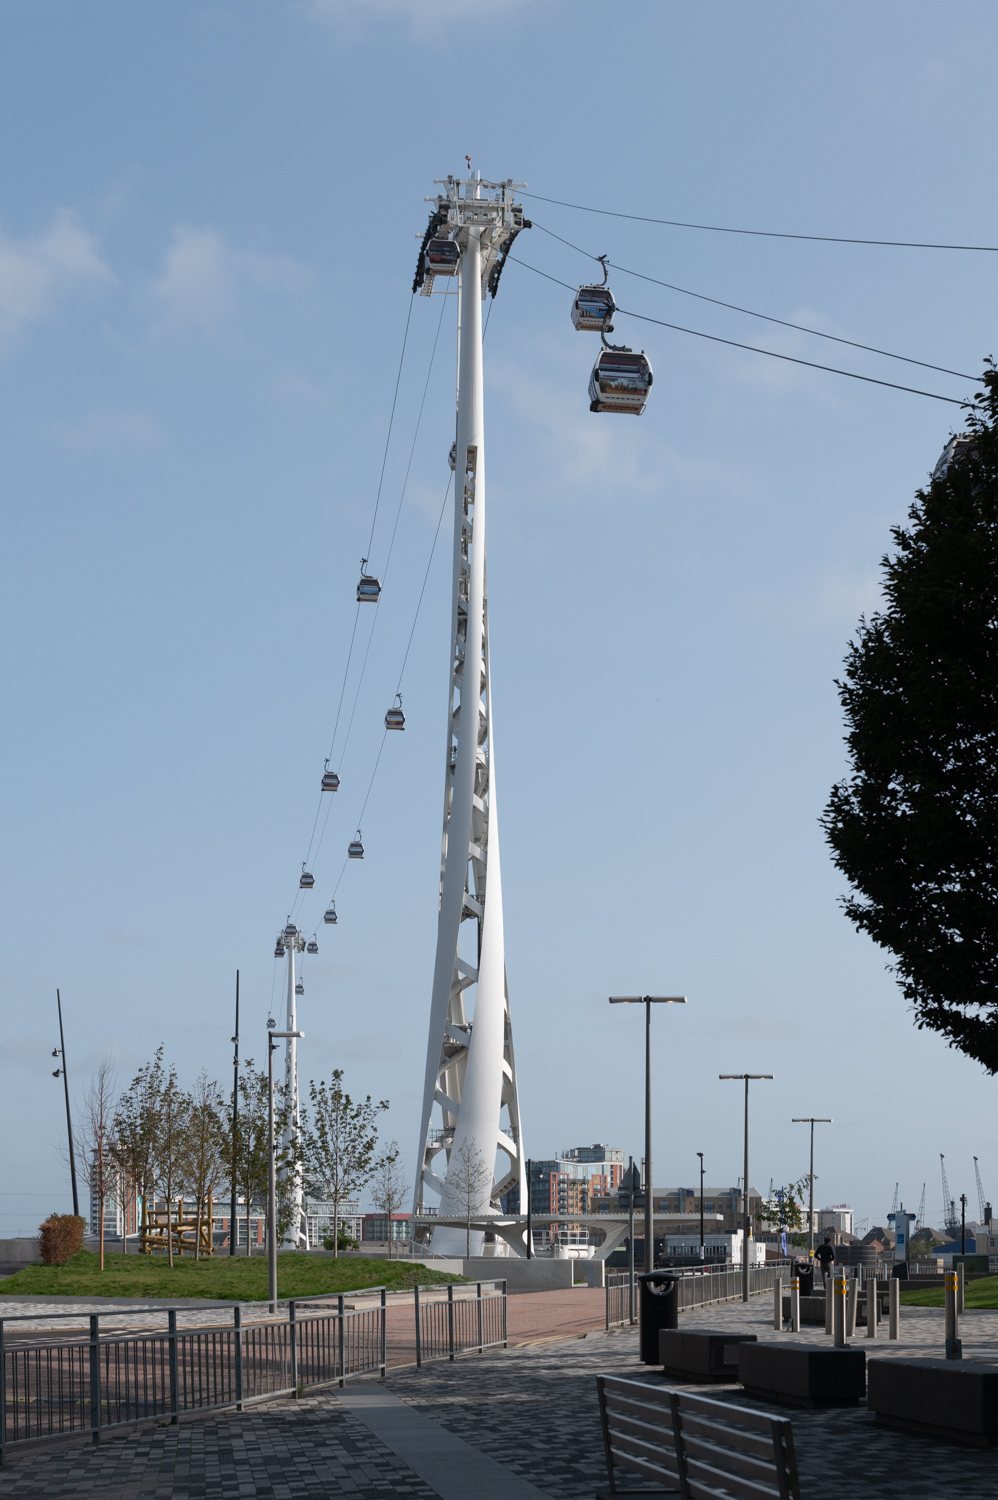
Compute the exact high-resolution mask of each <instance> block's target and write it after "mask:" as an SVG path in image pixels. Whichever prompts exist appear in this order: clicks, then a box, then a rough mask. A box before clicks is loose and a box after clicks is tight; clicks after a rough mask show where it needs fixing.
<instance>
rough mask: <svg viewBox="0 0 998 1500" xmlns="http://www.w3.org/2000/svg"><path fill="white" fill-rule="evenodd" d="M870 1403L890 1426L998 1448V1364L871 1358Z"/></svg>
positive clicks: (877, 1417) (880, 1419)
mask: <svg viewBox="0 0 998 1500" xmlns="http://www.w3.org/2000/svg"><path fill="white" fill-rule="evenodd" d="M867 1368H868V1370H869V1377H870V1378H869V1393H868V1398H867V1405H868V1406H869V1408H870V1410H871V1411H872V1412H875V1413H876V1419H877V1421H878V1422H879V1423H880V1424H881V1425H882V1426H884V1427H894V1428H897V1429H898V1430H900V1431H902V1432H922V1433H927V1434H929V1435H930V1436H932V1437H944V1438H950V1439H952V1440H953V1441H954V1442H959V1443H972V1444H973V1445H974V1446H975V1447H977V1448H994V1447H998V1364H992V1363H990V1362H985V1361H984V1360H973V1359H968V1360H956V1359H871V1360H870V1363H869V1365H868V1367H867Z"/></svg>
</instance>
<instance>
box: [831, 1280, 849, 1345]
mask: <svg viewBox="0 0 998 1500" xmlns="http://www.w3.org/2000/svg"><path fill="white" fill-rule="evenodd" d="M845 1269H846V1268H845V1266H836V1267H835V1270H834V1272H833V1274H832V1342H833V1343H834V1345H835V1347H836V1349H842V1348H844V1347H845V1341H846V1296H847V1295H848V1292H849V1287H848V1284H847V1282H846V1276H845Z"/></svg>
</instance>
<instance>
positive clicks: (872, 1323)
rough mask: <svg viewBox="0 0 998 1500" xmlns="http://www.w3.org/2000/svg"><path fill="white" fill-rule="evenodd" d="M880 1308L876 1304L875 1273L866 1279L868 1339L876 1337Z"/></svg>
mask: <svg viewBox="0 0 998 1500" xmlns="http://www.w3.org/2000/svg"><path fill="white" fill-rule="evenodd" d="M879 1312H880V1308H879V1306H878V1303H877V1273H876V1271H874V1273H873V1275H872V1276H868V1277H867V1278H866V1336H867V1338H868V1339H875V1338H876V1337H877V1319H878V1315H879Z"/></svg>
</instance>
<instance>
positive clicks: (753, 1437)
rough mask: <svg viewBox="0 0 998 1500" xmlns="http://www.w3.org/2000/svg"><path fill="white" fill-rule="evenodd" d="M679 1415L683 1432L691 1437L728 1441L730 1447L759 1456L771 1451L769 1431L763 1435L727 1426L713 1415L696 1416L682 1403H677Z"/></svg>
mask: <svg viewBox="0 0 998 1500" xmlns="http://www.w3.org/2000/svg"><path fill="white" fill-rule="evenodd" d="M679 1411H680V1417H681V1420H682V1424H683V1433H684V1435H685V1434H686V1433H689V1434H690V1436H691V1437H703V1438H709V1439H713V1440H714V1441H715V1442H722V1441H723V1442H725V1443H730V1445H731V1447H732V1448H738V1449H739V1450H740V1451H741V1452H742V1453H756V1454H758V1455H759V1457H760V1458H764V1457H767V1456H769V1455H771V1454H772V1452H773V1437H772V1434H771V1433H770V1434H769V1435H768V1436H767V1437H763V1435H762V1433H761V1432H758V1433H757V1432H745V1431H744V1430H743V1429H741V1428H738V1427H728V1426H724V1425H722V1424H721V1423H720V1422H717V1421H715V1420H714V1418H713V1417H698V1416H694V1415H691V1413H690V1412H688V1411H687V1410H686V1408H685V1406H684V1405H683V1402H682V1400H680V1403H679Z"/></svg>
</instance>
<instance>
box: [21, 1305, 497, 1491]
mask: <svg viewBox="0 0 998 1500" xmlns="http://www.w3.org/2000/svg"><path fill="white" fill-rule="evenodd" d="M483 1287H485V1288H487V1290H484V1291H483ZM365 1299H366V1300H367V1302H368V1305H366V1306H365V1305H363V1303H364V1301H365ZM357 1303H360V1304H361V1305H359V1306H358V1305H356V1304H357ZM229 1309H231V1313H232V1322H231V1324H220V1323H216V1324H214V1325H213V1326H191V1327H178V1326H177V1310H176V1309H173V1308H170V1309H163V1311H165V1313H166V1323H167V1326H166V1329H165V1330H163V1329H159V1330H148V1331H142V1332H115V1331H113V1330H112V1331H109V1332H104V1333H102V1332H101V1327H100V1322H101V1319H100V1316H99V1315H96V1314H93V1315H90V1316H89V1336H81V1335H79V1334H76V1333H75V1332H74V1333H73V1335H72V1336H70V1337H68V1338H62V1339H60V1338H59V1337H58V1330H57V1329H56V1330H53V1331H51V1332H50V1330H49V1329H47V1328H46V1329H44V1330H43V1331H42V1332H41V1334H40V1335H39V1333H38V1332H37V1330H35V1329H31V1330H28V1329H19V1328H18V1326H17V1325H19V1324H27V1323H30V1324H35V1325H37V1324H38V1323H45V1324H49V1323H55V1324H58V1323H59V1322H60V1321H64V1320H65V1319H67V1318H75V1319H77V1320H78V1319H79V1318H80V1314H79V1313H72V1312H67V1313H53V1314H38V1313H25V1314H21V1315H18V1316H16V1317H9V1318H0V1374H2V1381H0V1467H2V1465H3V1462H4V1459H5V1456H6V1450H7V1448H8V1447H10V1446H12V1445H14V1444H19V1443H25V1442H31V1441H35V1440H37V1439H40V1438H59V1437H73V1436H76V1437H79V1436H81V1435H85V1434H87V1433H89V1434H90V1435H91V1437H92V1439H93V1441H94V1443H97V1442H99V1441H100V1435H101V1433H102V1432H103V1431H105V1430H107V1429H109V1428H114V1427H121V1426H125V1425H127V1424H129V1423H133V1422H138V1421H144V1420H147V1419H149V1418H158V1419H160V1420H165V1421H169V1422H177V1421H179V1419H180V1416H181V1415H183V1414H187V1413H192V1412H199V1411H208V1410H212V1409H217V1408H219V1407H225V1406H234V1407H235V1408H236V1410H237V1411H241V1410H242V1409H243V1407H245V1406H247V1405H248V1404H250V1403H251V1402H256V1401H264V1400H269V1399H272V1398H274V1397H277V1396H291V1397H298V1396H301V1395H303V1394H304V1392H305V1391H307V1390H310V1389H313V1388H316V1387H319V1386H323V1385H331V1384H334V1383H338V1384H339V1385H341V1386H342V1385H344V1384H345V1382H346V1381H347V1380H350V1379H353V1378H354V1377H356V1376H359V1375H373V1374H380V1375H381V1376H382V1377H384V1375H385V1373H386V1370H387V1369H388V1367H389V1366H392V1367H393V1368H395V1367H399V1366H402V1365H406V1364H412V1363H415V1364H417V1365H421V1364H424V1363H426V1362H428V1361H430V1360H435V1359H454V1358H455V1356H456V1355H459V1354H465V1353H469V1352H470V1351H472V1350H475V1351H478V1352H479V1353H481V1352H483V1351H484V1350H485V1349H491V1348H496V1347H497V1346H500V1345H501V1346H502V1347H505V1346H506V1283H505V1281H496V1282H484V1283H483V1282H478V1283H475V1284H473V1285H467V1284H461V1285H458V1286H455V1285H453V1284H449V1285H448V1286H446V1287H440V1286H432V1287H430V1286H427V1287H414V1288H412V1289H411V1290H407V1291H406V1292H404V1293H398V1292H388V1291H387V1290H386V1288H384V1287H371V1288H365V1289H364V1290H363V1291H359V1292H345V1293H342V1294H340V1295H336V1296H328V1295H327V1296H318V1297H308V1298H306V1297H302V1298H295V1299H294V1300H291V1301H288V1302H287V1303H286V1305H285V1309H284V1310H283V1316H282V1315H281V1313H279V1314H278V1316H277V1317H276V1318H268V1319H266V1320H265V1321H260V1322H255V1323H249V1324H247V1323H244V1322H243V1308H242V1306H241V1305H239V1304H232V1303H229V1304H224V1303H223V1304H221V1305H219V1304H215V1305H214V1308H213V1310H214V1311H218V1312H222V1311H226V1310H229ZM184 1312H189V1310H188V1309H185V1310H184ZM121 1315H122V1314H121V1312H120V1311H119V1312H117V1313H115V1314H105V1315H104V1316H105V1317H108V1316H111V1317H115V1316H116V1317H119V1318H120V1317H121ZM139 1315H140V1316H143V1317H146V1316H149V1314H148V1313H145V1312H143V1313H142V1314H139Z"/></svg>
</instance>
